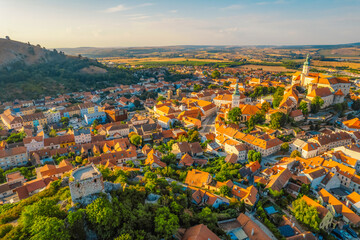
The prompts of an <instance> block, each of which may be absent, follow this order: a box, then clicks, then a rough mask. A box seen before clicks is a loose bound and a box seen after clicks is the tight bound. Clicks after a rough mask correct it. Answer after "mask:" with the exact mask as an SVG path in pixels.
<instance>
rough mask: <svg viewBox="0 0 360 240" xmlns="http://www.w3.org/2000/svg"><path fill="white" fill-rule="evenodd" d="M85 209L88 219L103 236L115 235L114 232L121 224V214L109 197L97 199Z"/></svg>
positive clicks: (105, 237)
mask: <svg viewBox="0 0 360 240" xmlns="http://www.w3.org/2000/svg"><path fill="white" fill-rule="evenodd" d="M85 211H86V217H87V220H88V221H89V223H90V224H91V225H92V227H93V229H95V230H96V232H97V233H98V235H99V236H100V237H101V238H103V239H111V238H113V237H114V233H116V231H117V229H118V228H119V227H120V224H121V223H120V219H121V214H120V212H119V211H118V209H117V208H113V206H112V204H111V203H110V202H109V201H108V200H107V199H105V198H98V199H96V200H95V201H94V202H92V203H91V204H89V205H88V206H87V207H86V209H85Z"/></svg>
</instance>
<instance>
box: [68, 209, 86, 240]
mask: <svg viewBox="0 0 360 240" xmlns="http://www.w3.org/2000/svg"><path fill="white" fill-rule="evenodd" d="M66 222H67V224H68V228H69V232H70V234H71V236H72V238H73V239H86V232H85V229H84V227H85V226H84V224H85V210H84V209H79V210H77V211H74V212H69V215H68V216H67V218H66Z"/></svg>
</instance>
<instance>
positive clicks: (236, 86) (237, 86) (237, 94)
mask: <svg viewBox="0 0 360 240" xmlns="http://www.w3.org/2000/svg"><path fill="white" fill-rule="evenodd" d="M233 95H236V96H240V92H239V84H238V83H237V82H236V85H235V91H234V93H233Z"/></svg>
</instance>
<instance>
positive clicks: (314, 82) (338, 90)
mask: <svg viewBox="0 0 360 240" xmlns="http://www.w3.org/2000/svg"><path fill="white" fill-rule="evenodd" d="M309 69H310V58H309V55H307V57H306V60H305V62H304V66H303V70H302V72H296V73H295V74H294V75H293V77H292V85H293V86H294V85H299V86H301V87H304V88H306V89H307V90H308V93H311V92H312V91H313V90H314V89H316V88H328V89H329V90H330V92H331V94H333V95H335V96H334V102H335V103H340V102H343V101H344V97H345V96H346V95H348V94H349V93H350V87H351V82H350V81H349V79H348V78H344V77H334V76H330V75H326V74H323V73H311V72H309Z"/></svg>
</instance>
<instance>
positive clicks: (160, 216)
mask: <svg viewBox="0 0 360 240" xmlns="http://www.w3.org/2000/svg"><path fill="white" fill-rule="evenodd" d="M154 223H155V232H156V233H157V234H159V235H160V237H163V238H165V239H168V238H170V237H171V236H172V235H173V234H174V233H175V231H176V230H177V229H178V228H179V218H178V217H177V216H176V215H175V214H173V213H171V212H170V209H169V208H168V207H161V208H159V209H158V210H157V211H156V216H155V219H154Z"/></svg>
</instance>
